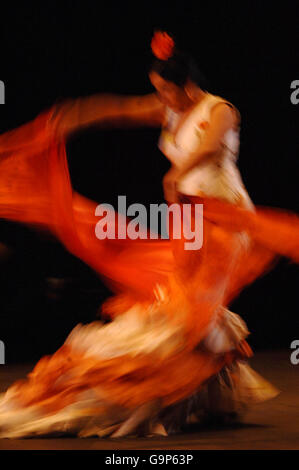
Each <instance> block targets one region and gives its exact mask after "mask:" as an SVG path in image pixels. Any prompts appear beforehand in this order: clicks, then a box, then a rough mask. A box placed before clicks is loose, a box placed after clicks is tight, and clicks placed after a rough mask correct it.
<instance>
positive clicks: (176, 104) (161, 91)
mask: <svg viewBox="0 0 299 470" xmlns="http://www.w3.org/2000/svg"><path fill="white" fill-rule="evenodd" d="M149 79H150V81H151V83H152V85H153V86H154V87H155V88H156V90H157V92H158V97H159V99H160V101H162V103H164V104H165V105H166V106H168V107H169V108H171V109H173V110H174V111H183V110H184V109H186V107H188V105H190V100H189V98H188V96H187V94H186V92H185V89H184V88H182V87H179V86H178V85H176V84H175V83H173V82H170V81H168V80H165V79H164V78H162V77H161V75H159V74H158V73H157V72H150V73H149Z"/></svg>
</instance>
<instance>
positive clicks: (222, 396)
mask: <svg viewBox="0 0 299 470" xmlns="http://www.w3.org/2000/svg"><path fill="white" fill-rule="evenodd" d="M152 50H153V52H154V54H155V56H156V60H155V62H154V64H153V66H152V68H151V71H150V80H151V82H152V84H153V85H154V87H155V88H156V91H157V92H156V93H154V94H151V95H146V96H144V97H138V96H136V97H122V96H114V95H97V96H94V97H89V98H82V99H78V100H70V101H68V102H66V103H64V104H63V105H62V106H58V107H54V108H53V109H51V110H50V111H49V112H46V113H44V114H42V115H41V116H39V117H37V119H36V120H35V121H34V122H33V123H29V124H27V125H26V126H23V127H22V128H20V129H17V130H16V131H13V132H12V133H8V134H5V135H3V136H2V137H1V138H0V150H1V154H2V156H4V155H5V158H2V159H1V160H0V170H1V171H0V174H1V178H0V196H1V198H0V215H1V216H2V217H6V218H10V219H14V220H19V221H22V222H25V223H29V224H35V225H37V224H38V225H39V226H40V225H42V226H43V227H44V228H46V229H47V230H50V231H51V232H52V233H54V234H55V235H56V236H57V238H58V239H59V240H60V241H61V242H62V243H63V244H64V245H65V246H66V248H67V249H68V250H69V251H70V252H71V253H73V254H75V255H76V256H78V257H79V258H81V259H82V260H83V261H85V262H86V263H87V264H89V265H90V266H91V267H93V269H95V271H96V272H98V273H99V274H100V275H101V276H103V277H104V278H105V280H106V281H107V282H109V283H110V285H111V286H112V287H113V289H114V291H115V293H116V295H115V296H114V297H112V298H111V299H110V300H108V301H107V302H106V303H105V304H104V305H103V312H104V313H105V314H109V315H110V316H111V317H112V318H113V321H112V322H111V323H109V324H107V325H103V324H101V323H99V322H94V323H91V324H89V325H86V326H82V325H78V326H77V327H76V328H75V329H74V330H73V331H72V332H71V334H70V336H69V337H68V338H67V340H66V342H65V344H64V345H63V346H62V347H61V348H60V349H59V350H58V351H57V352H56V353H55V354H54V355H53V356H49V357H45V358H42V359H41V360H40V361H39V362H38V364H37V365H36V367H35V368H34V370H33V371H32V373H31V374H29V376H28V378H27V379H26V380H24V381H19V382H17V383H16V384H14V385H13V386H12V387H10V388H9V389H8V391H7V392H6V393H5V394H3V396H2V399H1V400H0V429H1V435H2V436H3V437H22V436H35V435H41V434H48V433H52V432H58V433H61V432H62V433H63V432H71V433H75V434H78V435H79V436H81V437H85V436H91V435H98V436H99V437H101V436H107V435H111V436H113V437H120V436H124V435H128V434H151V433H161V434H166V433H167V432H174V431H178V430H179V427H180V426H181V425H183V424H184V423H186V422H188V420H190V419H192V420H194V419H200V418H201V417H204V416H207V415H208V416H216V417H219V416H224V417H226V416H229V417H230V416H234V415H235V414H237V413H240V412H242V411H243V410H244V409H245V408H246V406H248V405H250V404H253V403H258V402H261V401H263V400H266V399H269V398H272V397H274V396H276V395H277V393H278V391H277V390H276V389H275V387H273V386H272V385H270V384H269V383H268V382H267V381H265V380H264V379H263V378H262V377H260V376H259V375H258V374H256V373H255V372H254V371H253V370H252V369H251V368H250V366H249V365H248V364H247V362H246V359H247V358H248V357H250V356H251V355H252V352H251V349H250V347H249V345H248V344H247V342H246V339H245V338H246V337H247V335H248V333H249V332H248V330H247V328H246V325H245V323H244V322H243V321H242V319H241V318H240V317H239V316H238V315H236V314H234V313H232V312H231V311H229V310H228V308H227V306H228V305H229V303H230V302H231V301H232V300H233V298H235V296H236V295H237V294H238V293H239V292H240V290H241V289H242V288H243V287H244V286H245V285H247V284H248V283H250V282H252V281H253V280H254V279H256V277H257V276H259V275H260V274H261V273H263V272H264V271H265V270H266V269H268V268H269V267H270V265H271V263H272V262H273V260H274V258H275V256H276V255H284V256H288V257H290V258H291V259H293V260H294V261H297V262H298V260H299V246H298V234H299V221H298V217H297V216H296V215H294V214H288V213H286V212H283V211H276V210H270V209H261V208H255V207H254V206H253V203H252V201H251V200H250V198H249V196H248V194H247V192H246V190H245V188H244V186H243V183H242V180H241V177H240V174H239V172H238V169H237V167H236V159H237V155H238V148H239V124H240V116H239V113H238V111H237V109H236V108H235V107H234V106H233V105H232V104H231V103H229V102H228V101H227V100H225V99H223V98H221V97H218V96H214V95H211V94H210V93H208V92H207V91H206V89H205V86H204V84H203V81H202V77H201V74H200V73H199V71H198V70H197V69H196V67H195V65H194V63H193V62H192V61H191V59H189V58H188V57H187V56H186V55H185V54H182V53H181V52H179V51H177V50H176V47H175V44H174V42H173V39H172V38H171V37H170V36H168V35H167V34H166V33H161V32H157V33H156V34H155V35H154V38H153V41H152ZM96 122H98V123H102V124H103V123H106V124H108V125H112V124H116V123H117V124H118V125H119V124H125V123H128V122H132V123H135V124H136V123H138V124H147V125H158V126H161V127H162V134H161V139H160V141H159V145H160V148H161V150H162V151H163V153H164V154H165V155H166V156H167V157H168V158H169V159H170V161H171V163H172V167H171V169H170V170H169V172H168V173H167V175H166V176H165V178H164V181H163V183H164V190H165V198H166V200H167V201H168V202H169V203H172V202H175V201H177V202H178V203H179V204H181V205H182V204H183V203H184V202H188V203H191V204H192V207H194V205H193V204H195V203H199V202H200V203H202V204H203V205H204V241H203V246H202V248H201V249H200V250H199V251H198V250H197V251H196V250H195V251H193V252H192V251H187V250H184V241H185V240H184V238H182V239H181V240H170V241H168V240H163V241H161V240H152V239H147V240H134V241H130V240H121V239H117V240H102V241H99V240H97V239H96V237H95V235H94V227H95V225H96V223H97V218H96V217H95V208H96V206H97V204H96V203H94V202H92V201H89V200H87V199H86V198H84V197H82V196H80V195H79V194H77V193H75V192H74V191H73V190H72V187H71V184H70V179H69V173H68V168H67V164H66V155H65V139H66V137H67V136H68V135H69V134H70V133H72V132H75V131H76V130H77V129H79V128H82V127H84V126H88V125H91V124H94V123H96ZM11 156H13V158H10V157H11ZM16 168H17V175H18V176H17V177H16V171H15V169H16ZM12 176H14V178H12ZM20 189H22V191H20ZM24 194H25V195H26V197H25V198H24ZM192 217H194V212H193V213H192ZM118 223H119V224H121V225H124V227H125V226H126V223H127V221H126V219H125V218H124V217H123V218H122V219H121V220H118Z"/></svg>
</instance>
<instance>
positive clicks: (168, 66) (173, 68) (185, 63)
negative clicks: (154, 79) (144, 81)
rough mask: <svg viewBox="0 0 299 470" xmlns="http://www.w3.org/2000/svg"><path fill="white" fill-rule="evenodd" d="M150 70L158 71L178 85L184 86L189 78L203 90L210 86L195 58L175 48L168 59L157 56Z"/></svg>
mask: <svg viewBox="0 0 299 470" xmlns="http://www.w3.org/2000/svg"><path fill="white" fill-rule="evenodd" d="M150 71H151V72H156V73H158V74H159V75H160V76H161V77H162V78H164V79H165V80H168V81H170V82H173V83H175V85H178V86H184V85H185V84H186V82H187V80H191V81H192V82H193V83H195V84H196V85H197V86H199V87H200V88H201V89H202V90H206V89H207V86H208V82H207V79H206V77H205V76H204V75H203V73H202V72H201V71H200V70H199V68H198V66H197V64H196V62H195V60H194V59H193V58H192V57H191V56H190V55H188V54H186V53H184V52H181V51H177V50H175V52H174V54H173V55H172V56H171V57H170V58H169V59H168V60H160V59H157V58H155V60H154V62H153V63H152V65H151V67H150Z"/></svg>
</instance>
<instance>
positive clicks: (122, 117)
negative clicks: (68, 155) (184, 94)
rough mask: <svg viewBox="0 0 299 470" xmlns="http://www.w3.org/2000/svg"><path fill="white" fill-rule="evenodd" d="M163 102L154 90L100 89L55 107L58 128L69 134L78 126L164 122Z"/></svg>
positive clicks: (54, 117) (153, 124)
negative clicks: (121, 92) (117, 91)
mask: <svg viewBox="0 0 299 470" xmlns="http://www.w3.org/2000/svg"><path fill="white" fill-rule="evenodd" d="M164 116H165V105H164V104H163V103H162V102H161V101H160V100H159V98H158V96H157V94H156V93H151V94H147V95H143V96H142V95H141V96H138V95H137V96H126V95H114V94H106V93H101V94H97V95H92V96H88V97H83V98H77V99H69V100H66V101H65V102H62V103H61V104H59V105H58V106H57V109H56V110H54V113H53V117H52V118H53V119H57V123H58V132H59V134H61V135H64V136H65V135H68V134H70V133H73V132H75V131H77V130H79V129H81V128H84V127H88V126H92V125H95V124H96V125H102V126H105V125H107V126H109V127H110V126H119V125H120V126H131V125H133V126H152V127H157V126H161V125H162V124H163V120H164Z"/></svg>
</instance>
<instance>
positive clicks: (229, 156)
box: [159, 93, 253, 207]
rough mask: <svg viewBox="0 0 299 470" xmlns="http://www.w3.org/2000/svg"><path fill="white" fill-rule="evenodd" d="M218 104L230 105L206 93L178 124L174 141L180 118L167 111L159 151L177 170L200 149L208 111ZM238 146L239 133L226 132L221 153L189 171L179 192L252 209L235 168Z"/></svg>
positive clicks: (169, 110)
mask: <svg viewBox="0 0 299 470" xmlns="http://www.w3.org/2000/svg"><path fill="white" fill-rule="evenodd" d="M219 102H224V103H228V104H230V105H231V103H229V102H228V101H226V100H224V99H223V98H221V97H219V96H215V95H212V94H210V93H207V94H206V97H204V99H203V100H202V101H201V102H200V103H199V104H198V105H197V106H195V107H194V108H193V110H192V111H191V112H190V114H189V115H188V116H187V118H186V119H185V120H184V121H183V122H182V124H181V125H180V124H179V127H178V131H177V132H176V135H175V137H174V132H175V129H176V128H177V125H178V123H179V121H180V119H181V118H182V115H181V114H180V113H175V112H174V111H172V110H171V109H170V108H167V123H166V127H165V128H164V129H163V131H162V133H161V137H160V140H159V148H160V150H161V151H162V152H163V153H164V155H165V156H166V157H167V158H168V159H169V160H170V161H171V162H172V163H173V164H174V165H175V166H177V167H178V168H179V167H180V166H182V165H183V164H184V162H185V161H186V160H187V159H188V157H189V156H190V155H191V154H192V153H193V152H195V151H196V149H198V150H199V149H200V145H201V143H202V141H203V139H204V135H205V132H206V129H207V128H208V126H209V123H210V114H211V109H212V107H213V106H215V105H216V104H218V103H219ZM231 106H233V105H231ZM239 142H240V141H239V129H238V128H237V129H233V128H231V129H229V130H228V131H227V132H226V134H225V135H224V137H223V140H222V149H221V151H220V152H219V153H217V155H215V156H214V157H212V158H209V159H208V160H206V161H203V162H200V163H199V164H198V165H197V166H196V167H194V168H193V169H192V170H190V171H189V172H188V173H187V174H186V175H185V176H184V177H183V178H182V179H181V181H180V182H179V184H178V189H179V191H180V192H182V193H184V194H187V195H188V194H189V195H206V196H210V197H217V198H220V199H225V200H228V201H230V202H233V203H241V204H243V205H245V206H247V207H249V206H250V207H253V204H252V202H251V200H250V197H249V196H248V193H247V191H246V189H245V187H244V185H243V182H242V178H241V176H240V173H239V170H238V168H237V166H236V161H237V158H238V153H239Z"/></svg>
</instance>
